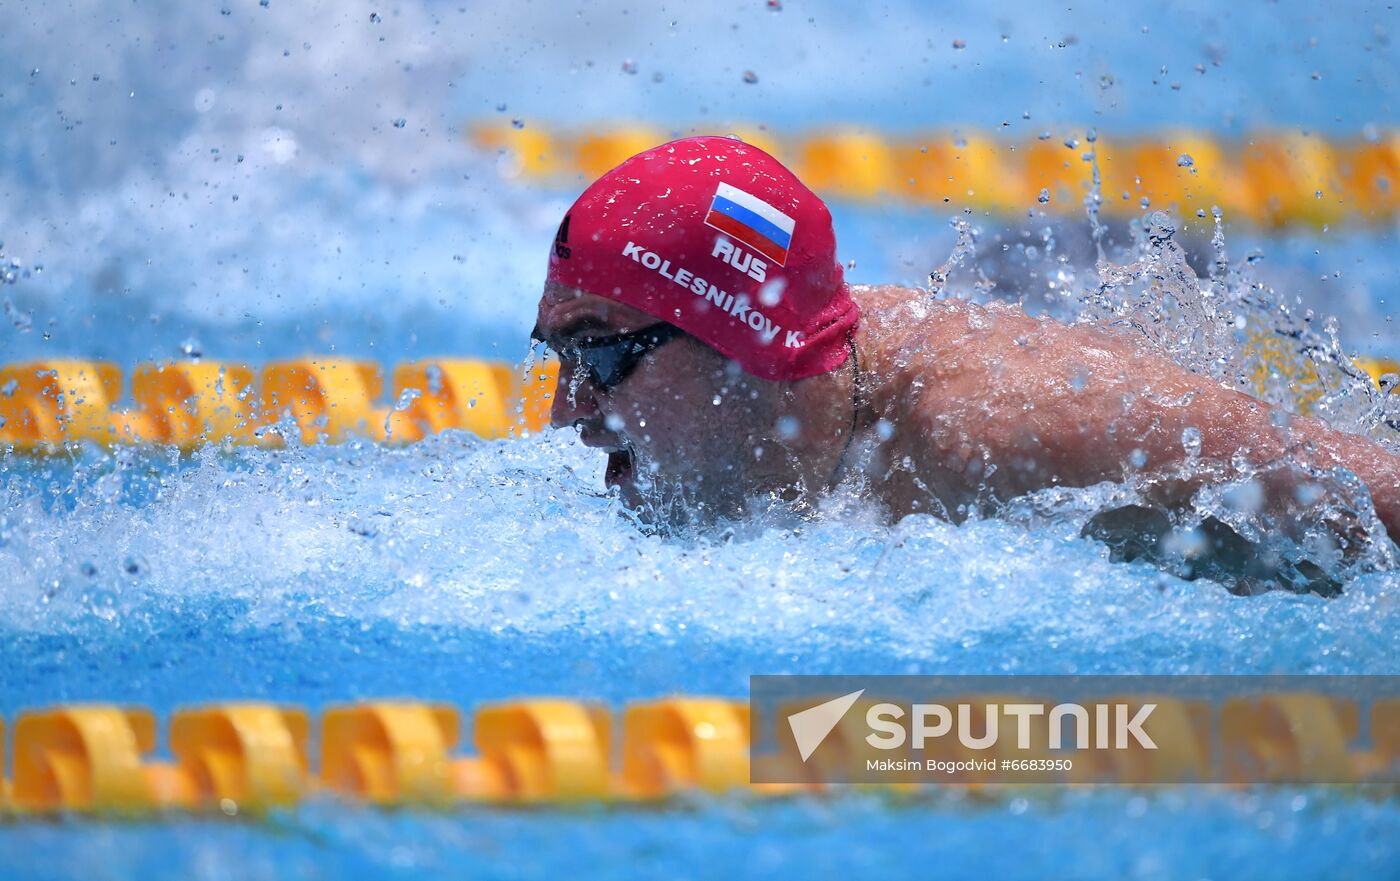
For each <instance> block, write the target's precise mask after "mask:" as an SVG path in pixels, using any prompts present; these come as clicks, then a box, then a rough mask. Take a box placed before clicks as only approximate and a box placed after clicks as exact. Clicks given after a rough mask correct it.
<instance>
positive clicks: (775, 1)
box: [768, 0, 783, 12]
mask: <svg viewBox="0 0 1400 881" xmlns="http://www.w3.org/2000/svg"><path fill="white" fill-rule="evenodd" d="M768 11H769V12H782V11H783V0H768Z"/></svg>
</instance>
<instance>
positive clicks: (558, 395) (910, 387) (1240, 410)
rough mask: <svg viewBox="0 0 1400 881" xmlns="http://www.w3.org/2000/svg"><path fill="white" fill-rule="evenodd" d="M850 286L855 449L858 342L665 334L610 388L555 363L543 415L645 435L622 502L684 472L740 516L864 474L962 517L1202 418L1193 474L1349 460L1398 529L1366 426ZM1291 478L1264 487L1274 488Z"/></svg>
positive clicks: (1080, 338) (981, 312)
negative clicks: (773, 353) (773, 346)
mask: <svg viewBox="0 0 1400 881" xmlns="http://www.w3.org/2000/svg"><path fill="white" fill-rule="evenodd" d="M852 293H853V295H854V296H855V298H856V300H857V301H858V302H859V304H860V306H861V323H860V327H859V329H858V330H857V334H856V346H857V349H858V351H859V360H860V374H861V379H860V387H861V391H862V393H861V395H860V397H861V398H862V399H863V403H862V406H861V408H860V411H859V412H858V413H855V414H854V415H855V423H856V436H855V438H854V441H855V443H854V444H853V446H852V449H851V450H850V451H849V452H848V451H847V450H846V448H847V444H848V442H849V441H850V440H851V439H852V434H851V425H852V415H853V395H852V388H853V386H852V383H853V382H854V369H853V366H852V365H851V363H850V360H849V359H848V360H847V363H846V364H845V365H843V366H842V367H841V368H840V369H838V370H836V371H834V372H832V373H830V374H826V375H823V376H819V377H812V378H810V379H804V380H800V381H797V382H790V383H776V382H767V381H764V380H760V379H756V378H754V377H752V376H749V375H748V374H744V373H742V372H741V371H739V370H737V368H736V367H735V365H733V364H732V363H730V362H728V361H727V360H726V359H724V358H723V357H722V356H720V355H719V354H718V353H716V352H714V351H713V350H711V349H709V348H708V347H706V346H704V345H703V344H701V343H699V342H698V341H696V340H694V339H692V338H689V337H684V338H682V339H680V340H677V341H675V342H672V343H669V344H667V345H665V346H663V347H661V348H660V349H657V350H656V351H655V352H653V353H652V354H651V355H649V356H648V357H647V359H646V360H644V362H643V363H642V365H641V366H640V367H639V368H638V369H637V371H636V372H635V373H634V374H633V375H632V376H631V377H629V378H628V379H627V381H626V382H624V383H622V384H621V385H620V386H618V387H617V388H615V389H613V390H611V391H610V392H607V393H602V392H600V391H599V390H597V389H595V388H593V387H592V384H591V383H589V382H588V381H587V380H580V378H578V377H575V376H574V375H573V371H571V370H570V369H569V368H568V366H567V365H566V366H565V368H564V369H563V370H561V375H560V381H559V386H558V388H557V389H556V392H555V397H554V401H553V410H552V414H551V415H552V422H553V424H554V425H555V426H556V427H566V426H576V427H578V428H579V429H580V432H581V435H582V438H583V441H584V443H586V444H589V445H590V446H597V447H601V448H604V449H609V450H613V449H619V448H623V447H626V448H629V449H632V450H635V451H636V456H635V458H634V459H632V460H631V464H632V467H631V468H630V469H629V468H628V467H625V466H627V465H628V464H629V462H628V461H624V460H628V459H629V457H628V456H626V455H625V454H618V453H613V454H612V455H611V456H610V466H613V467H610V468H609V475H608V482H609V483H610V484H611V485H616V486H618V487H619V489H620V490H621V492H622V496H623V499H624V501H625V502H627V503H628V504H629V505H636V504H638V503H639V502H640V501H641V498H642V497H641V494H640V492H639V489H638V486H639V481H638V476H639V475H638V474H637V473H636V471H637V468H638V467H641V468H644V469H645V470H646V472H648V473H650V472H652V471H654V472H655V473H654V477H655V480H656V481H658V483H659V484H660V485H661V486H663V487H668V486H669V487H672V488H677V487H684V492H686V493H687V494H688V498H689V499H690V500H691V502H692V503H698V504H699V505H701V507H702V509H703V512H704V515H705V516H709V517H713V516H732V515H736V514H739V513H741V512H742V511H743V509H744V506H745V503H746V500H747V499H749V498H751V497H754V496H763V495H765V494H775V495H778V496H781V497H784V498H788V499H796V500H801V499H804V498H807V497H808V495H809V494H810V493H820V492H822V491H825V490H828V489H830V488H831V487H833V486H834V485H835V484H836V483H838V482H840V481H841V480H843V479H846V478H849V477H852V476H856V477H863V478H864V483H865V487H866V490H867V494H868V495H870V496H872V497H874V498H875V499H878V500H879V501H881V502H882V503H883V504H884V505H885V506H886V507H887V508H888V509H889V511H890V513H891V514H892V515H893V516H895V517H899V516H903V515H906V514H910V513H918V512H927V513H932V514H936V515H940V516H944V517H948V518H950V519H953V520H960V519H962V518H963V517H964V516H966V515H967V514H969V513H971V512H972V511H974V510H988V509H990V508H992V507H994V506H995V505H996V504H997V503H999V502H1003V501H1005V500H1007V499H1010V498H1013V497H1015V496H1018V495H1022V494H1024V493H1027V492H1031V491H1033V490H1037V489H1042V488H1045V487H1050V486H1068V487H1079V486H1088V485H1092V484H1095V483H1099V482H1101V481H1106V480H1122V479H1124V478H1125V477H1127V476H1129V475H1130V474H1131V473H1132V472H1134V471H1136V472H1138V473H1140V474H1146V475H1154V474H1156V475H1174V474H1175V473H1176V471H1177V470H1178V469H1179V468H1181V466H1183V465H1185V464H1186V460H1187V450H1186V448H1185V446H1184V445H1183V441H1182V438H1183V432H1185V431H1186V429H1188V428H1195V429H1196V430H1198V431H1199V432H1200V437H1201V442H1200V451H1199V463H1197V464H1198V466H1199V467H1193V468H1192V469H1190V470H1191V471H1192V472H1195V473H1201V472H1205V473H1209V472H1210V471H1211V470H1212V469H1214V470H1215V471H1216V472H1217V473H1220V474H1222V475H1223V474H1229V473H1230V470H1231V469H1230V463H1231V460H1232V458H1234V457H1235V456H1237V455H1242V456H1244V457H1245V459H1247V460H1248V461H1249V462H1251V463H1255V464H1260V463H1267V462H1271V461H1274V460H1277V459H1279V458H1280V457H1281V456H1283V455H1285V454H1286V453H1288V452H1289V451H1290V450H1292V451H1293V455H1294V456H1295V457H1296V458H1298V459H1300V460H1301V461H1303V462H1304V463H1307V464H1309V465H1312V466H1316V467H1322V468H1328V467H1332V466H1341V467H1344V468H1346V469H1347V470H1349V471H1351V472H1352V473H1354V474H1356V475H1357V476H1358V477H1360V478H1361V480H1363V481H1364V482H1365V483H1366V484H1367V486H1368V487H1369V488H1370V491H1371V493H1372V496H1373V500H1374V503H1375V507H1376V510H1377V513H1378V514H1379V515H1380V518H1381V520H1382V522H1383V523H1384V524H1385V526H1386V528H1387V529H1388V530H1389V531H1390V534H1391V535H1400V457H1396V456H1394V455H1392V454H1391V453H1389V452H1387V451H1386V450H1384V449H1383V448H1382V447H1380V446H1379V445H1377V444H1375V443H1373V442H1371V441H1368V440H1366V439H1364V438H1361V437H1358V436H1355V435H1350V434H1346V433H1343V432H1339V431H1337V430H1335V429H1332V428H1329V427H1328V426H1326V425H1325V424H1324V423H1322V422H1320V421H1319V420H1316V419H1310V418H1301V417H1291V418H1289V417H1285V416H1284V415H1283V414H1282V413H1280V412H1278V411H1275V410H1274V409H1272V408H1271V407H1269V405H1267V404H1265V403H1264V402H1262V401H1260V400H1258V399H1256V398H1253V397H1251V396H1249V395H1247V394H1244V393H1242V392H1238V391H1234V390H1232V389H1228V388H1224V387H1222V386H1220V385H1219V384H1218V383H1216V382H1215V381H1214V380H1212V379H1210V378H1209V377H1203V376H1198V375H1196V374H1193V373H1191V372H1189V371H1187V370H1185V369H1183V368H1181V367H1179V366H1177V365H1176V364H1175V363H1173V362H1172V361H1170V360H1169V359H1168V358H1166V357H1164V356H1162V355H1159V354H1155V353H1153V352H1150V351H1148V350H1147V349H1146V348H1144V347H1143V346H1140V345H1138V344H1137V343H1136V342H1135V341H1133V340H1132V339H1130V338H1128V337H1127V336H1125V335H1122V334H1119V333H1110V332H1108V331H1105V330H1103V329H1100V328H1097V327H1094V326H1085V325H1076V326H1066V325H1063V324H1059V323H1057V322H1055V321H1052V320H1049V319H1040V318H1033V317H1030V316H1028V315H1026V314H1025V312H1024V311H1023V310H1021V309H1020V308H1019V307H1016V306H1013V305H1009V304H996V305H992V306H978V305H974V304H971V303H966V302H963V301H959V300H938V301H934V302H929V301H927V300H925V299H924V294H923V292H921V291H915V290H910V289H906V288H899V287H889V286H886V287H855V288H853V290H852ZM538 320H539V327H540V329H541V331H542V332H543V333H545V334H546V335H547V336H548V337H550V338H551V339H552V340H553V341H555V342H558V343H563V342H565V341H567V340H568V339H570V338H579V339H581V338H587V337H593V336H604V335H607V334H611V333H618V332H623V331H629V330H636V329H638V328H641V327H645V326H647V325H650V324H654V323H656V319H654V318H652V317H651V316H649V315H647V314H646V313H643V312H640V311H639V310H636V309H633V308H631V307H628V306H624V305H621V304H618V303H614V302H612V301H610V300H606V299H604V298H602V297H597V296H594V295H591V294H584V293H581V292H578V291H573V290H571V289H567V288H559V287H549V288H547V289H546V291H545V294H544V296H543V297H542V299H541V301H540V306H539V319H538ZM571 383H573V386H574V387H573V394H572V395H571V394H570V385H571ZM716 396H718V397H719V398H720V400H721V403H720V404H719V405H718V406H716V405H714V404H713V403H712V402H713V401H714V399H715V398H716ZM609 417H611V418H609ZM784 417H787V419H784ZM794 424H796V425H798V426H800V427H799V428H798V430H797V431H796V434H795V435H794V434H793V433H792V431H791V429H792V427H793V425H794ZM784 428H786V429H787V430H784ZM1203 479H1204V478H1201V477H1187V478H1181V479H1176V478H1172V479H1163V480H1161V481H1159V485H1158V487H1157V491H1158V492H1159V493H1160V494H1161V498H1160V501H1162V502H1164V503H1166V504H1179V503H1182V502H1185V501H1186V500H1188V499H1189V498H1190V495H1191V493H1192V492H1193V491H1194V490H1195V489H1196V488H1197V487H1198V486H1199V484H1200V483H1201V482H1202V480H1203ZM1269 479H1270V480H1275V481H1282V482H1285V483H1286V481H1287V479H1286V478H1283V477H1274V478H1269ZM641 482H642V483H643V484H644V483H645V482H646V475H642V481H641ZM1266 483H1267V481H1266ZM1293 489H1294V487H1292V486H1288V485H1283V484H1282V483H1281V484H1280V485H1276V486H1266V487H1265V490H1266V495H1271V496H1277V495H1279V494H1282V493H1289V492H1292V490H1293Z"/></svg>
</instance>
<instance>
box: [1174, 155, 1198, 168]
mask: <svg viewBox="0 0 1400 881" xmlns="http://www.w3.org/2000/svg"><path fill="white" fill-rule="evenodd" d="M1176 164H1177V166H1178V167H1180V168H1190V167H1191V166H1193V165H1195V164H1196V160H1194V159H1192V158H1191V154H1190V153H1182V154H1181V155H1180V156H1178V157H1176Z"/></svg>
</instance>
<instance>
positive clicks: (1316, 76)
mask: <svg viewBox="0 0 1400 881" xmlns="http://www.w3.org/2000/svg"><path fill="white" fill-rule="evenodd" d="M1312 78H1313V79H1314V80H1320V79H1322V74H1321V73H1319V72H1318V71H1313V72H1312Z"/></svg>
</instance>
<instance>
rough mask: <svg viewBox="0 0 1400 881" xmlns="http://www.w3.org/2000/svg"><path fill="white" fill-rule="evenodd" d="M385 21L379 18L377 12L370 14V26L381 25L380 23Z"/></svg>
mask: <svg viewBox="0 0 1400 881" xmlns="http://www.w3.org/2000/svg"><path fill="white" fill-rule="evenodd" d="M383 20H384V19H382V18H380V17H379V13H377V12H371V13H370V14H369V23H370V24H379V23H380V22H381V21H383Z"/></svg>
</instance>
